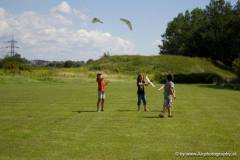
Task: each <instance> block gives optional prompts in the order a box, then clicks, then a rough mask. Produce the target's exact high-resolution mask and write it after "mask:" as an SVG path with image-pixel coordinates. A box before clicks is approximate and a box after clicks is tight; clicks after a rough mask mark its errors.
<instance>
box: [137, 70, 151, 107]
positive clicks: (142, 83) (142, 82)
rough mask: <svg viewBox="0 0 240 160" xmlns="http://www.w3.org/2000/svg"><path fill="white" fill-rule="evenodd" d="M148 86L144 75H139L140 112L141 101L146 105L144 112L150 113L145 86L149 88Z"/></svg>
mask: <svg viewBox="0 0 240 160" xmlns="http://www.w3.org/2000/svg"><path fill="white" fill-rule="evenodd" d="M148 84H149V83H147V82H145V80H144V77H143V75H142V74H139V75H138V78H137V96H138V97H137V98H138V102H137V105H138V111H140V105H141V101H142V102H143V105H144V111H145V112H146V111H148V109H147V102H146V97H145V86H147V85H148Z"/></svg>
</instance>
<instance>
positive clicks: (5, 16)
mask: <svg viewBox="0 0 240 160" xmlns="http://www.w3.org/2000/svg"><path fill="white" fill-rule="evenodd" d="M89 17H90V16H89V15H88V14H85V13H84V12H83V11H81V10H77V9H75V8H72V7H71V6H70V5H69V4H67V2H62V3H60V4H59V5H58V6H56V7H53V8H52V9H51V10H50V11H49V12H48V13H47V14H39V13H36V12H33V11H27V12H23V13H21V14H19V15H12V14H9V13H7V12H6V11H5V10H4V9H3V8H0V41H6V40H8V39H6V37H9V38H10V37H11V34H12V33H14V35H15V37H16V39H17V40H18V42H19V46H20V49H19V52H20V53H21V54H22V55H23V56H24V57H26V58H29V59H48V60H67V59H71V60H87V59H89V58H98V57H99V56H101V55H102V54H103V52H104V51H110V52H111V53H122V54H127V53H133V50H134V44H133V43H132V42H130V41H129V40H125V39H123V38H121V37H115V36H113V35H112V34H111V33H109V32H101V31H98V30H90V29H83V28H79V29H77V30H76V29H75V26H76V24H77V25H78V26H79V23H80V24H85V23H88V21H89ZM79 19H80V20H81V21H79Z"/></svg>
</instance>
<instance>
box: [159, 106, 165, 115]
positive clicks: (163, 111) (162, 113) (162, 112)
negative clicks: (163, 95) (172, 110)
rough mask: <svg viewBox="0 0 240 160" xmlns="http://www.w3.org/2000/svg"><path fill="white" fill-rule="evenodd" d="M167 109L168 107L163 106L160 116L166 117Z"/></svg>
mask: <svg viewBox="0 0 240 160" xmlns="http://www.w3.org/2000/svg"><path fill="white" fill-rule="evenodd" d="M165 110H166V108H165V106H163V108H162V111H160V114H159V117H160V118H163V117H164V113H165Z"/></svg>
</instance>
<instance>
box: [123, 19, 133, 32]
mask: <svg viewBox="0 0 240 160" xmlns="http://www.w3.org/2000/svg"><path fill="white" fill-rule="evenodd" d="M120 21H122V22H123V23H125V24H126V25H127V26H128V28H129V29H130V30H131V31H132V30H133V28H132V24H131V22H130V21H129V20H127V19H125V18H121V19H120Z"/></svg>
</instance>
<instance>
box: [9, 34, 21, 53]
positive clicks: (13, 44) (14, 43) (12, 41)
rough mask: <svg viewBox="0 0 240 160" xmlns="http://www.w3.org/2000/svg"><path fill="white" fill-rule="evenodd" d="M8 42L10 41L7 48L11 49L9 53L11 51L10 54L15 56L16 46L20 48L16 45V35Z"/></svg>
mask: <svg viewBox="0 0 240 160" xmlns="http://www.w3.org/2000/svg"><path fill="white" fill-rule="evenodd" d="M7 43H9V45H8V46H7V47H6V48H9V49H10V51H9V52H7V53H10V56H15V55H16V54H17V52H16V51H15V49H16V48H19V47H18V46H16V43H17V41H16V40H14V36H12V39H11V40H10V41H7Z"/></svg>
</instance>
